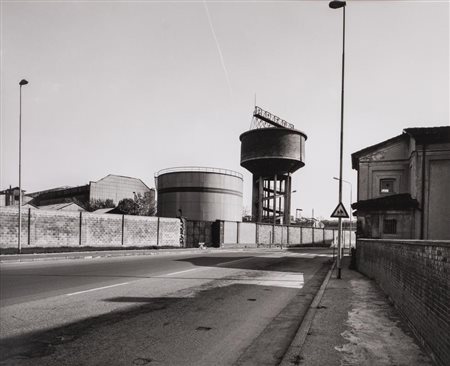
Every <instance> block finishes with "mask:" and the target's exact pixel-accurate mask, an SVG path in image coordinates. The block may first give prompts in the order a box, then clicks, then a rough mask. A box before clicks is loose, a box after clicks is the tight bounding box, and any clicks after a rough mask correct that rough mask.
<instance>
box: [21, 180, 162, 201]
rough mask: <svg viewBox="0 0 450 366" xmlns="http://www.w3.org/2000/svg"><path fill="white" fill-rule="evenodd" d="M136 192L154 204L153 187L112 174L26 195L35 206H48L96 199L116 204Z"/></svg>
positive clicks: (131, 196)
mask: <svg viewBox="0 0 450 366" xmlns="http://www.w3.org/2000/svg"><path fill="white" fill-rule="evenodd" d="M136 194H141V195H143V196H145V195H147V196H148V197H149V199H150V201H151V202H152V205H154V202H155V190H154V189H153V188H149V187H148V186H147V185H146V184H145V183H144V182H142V180H140V179H138V178H132V177H125V176H121V175H114V174H109V175H107V176H106V177H104V178H102V179H100V180H98V181H91V182H89V184H86V185H83V186H77V187H60V188H54V189H49V190H45V191H39V192H34V193H30V194H28V195H27V196H29V197H31V198H32V201H31V203H32V204H34V205H36V206H49V205H55V204H59V203H65V202H77V203H81V204H86V203H88V202H93V201H96V200H100V201H106V200H111V201H112V202H113V203H114V204H115V205H117V204H118V203H119V202H120V201H121V200H122V199H125V198H131V199H133V198H134V197H135V195H136ZM49 207H50V206H49Z"/></svg>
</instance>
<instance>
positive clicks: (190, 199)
mask: <svg viewBox="0 0 450 366" xmlns="http://www.w3.org/2000/svg"><path fill="white" fill-rule="evenodd" d="M180 169H181V168H180ZM199 169H200V168H199ZM202 169H204V171H184V170H181V171H169V172H164V171H163V172H161V173H159V175H158V177H157V178H156V179H157V189H158V216H162V217H178V216H180V210H181V214H182V216H183V217H186V219H187V220H195V221H215V220H228V221H241V220H242V189H243V188H242V187H243V180H242V176H241V175H240V174H239V173H235V172H231V171H227V170H221V169H217V170H213V171H209V170H208V169H209V168H202Z"/></svg>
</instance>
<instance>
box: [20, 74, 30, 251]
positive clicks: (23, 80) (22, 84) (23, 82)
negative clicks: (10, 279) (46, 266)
mask: <svg viewBox="0 0 450 366" xmlns="http://www.w3.org/2000/svg"><path fill="white" fill-rule="evenodd" d="M27 84H28V81H26V80H25V79H22V80H20V82H19V234H18V239H17V250H18V252H19V254H20V253H21V252H22V245H21V242H20V239H21V237H22V86H24V85H27Z"/></svg>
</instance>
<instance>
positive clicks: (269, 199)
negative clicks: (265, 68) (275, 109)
mask: <svg viewBox="0 0 450 366" xmlns="http://www.w3.org/2000/svg"><path fill="white" fill-rule="evenodd" d="M239 138H240V141H241V166H243V167H244V168H246V169H247V170H249V171H250V172H251V173H252V174H253V190H252V219H253V221H255V222H270V223H273V224H283V223H289V222H290V218H291V215H290V212H291V192H292V187H291V180H292V177H291V175H292V174H293V173H294V172H295V171H297V170H298V169H300V168H301V167H303V166H304V165H305V162H304V160H305V141H306V139H307V136H306V134H304V133H303V132H301V131H298V130H296V129H295V128H294V125H292V124H290V123H288V122H286V121H284V120H282V119H280V118H279V117H277V116H274V115H272V114H271V113H269V112H267V111H265V110H263V109H261V108H260V107H257V106H255V110H254V112H253V120H252V126H251V128H250V130H249V131H247V132H244V133H243V134H241V136H240V137H239Z"/></svg>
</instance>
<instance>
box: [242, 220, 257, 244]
mask: <svg viewBox="0 0 450 366" xmlns="http://www.w3.org/2000/svg"><path fill="white" fill-rule="evenodd" d="M238 225H239V244H254V243H256V224H255V223H250V222H240V223H239V224H238Z"/></svg>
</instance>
